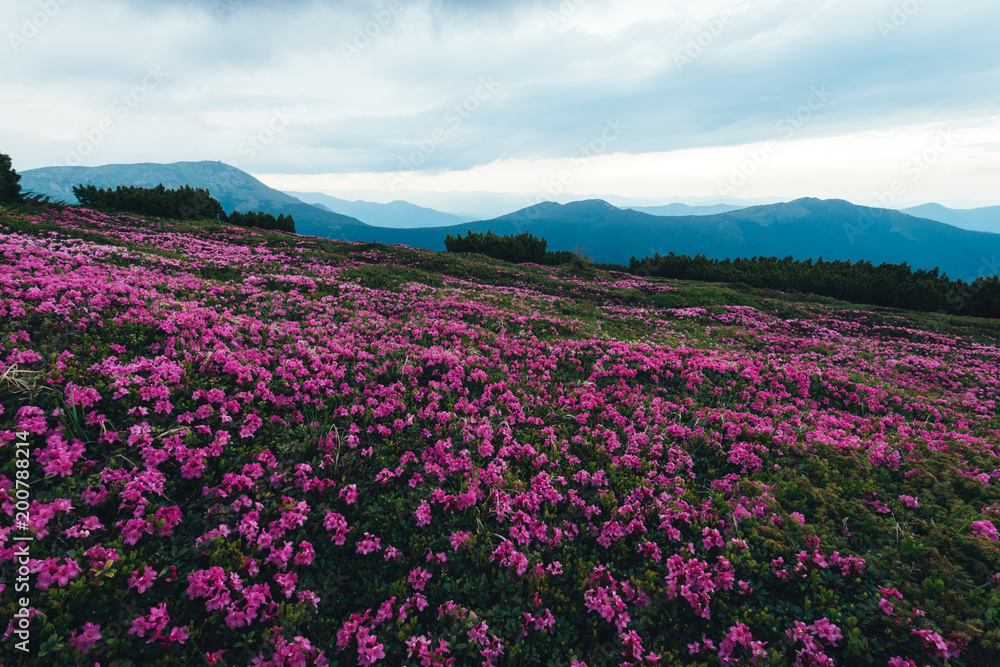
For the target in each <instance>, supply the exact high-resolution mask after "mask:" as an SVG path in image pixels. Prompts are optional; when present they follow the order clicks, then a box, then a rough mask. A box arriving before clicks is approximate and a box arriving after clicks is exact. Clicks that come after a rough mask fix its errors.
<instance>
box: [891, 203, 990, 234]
mask: <svg viewBox="0 0 1000 667" xmlns="http://www.w3.org/2000/svg"><path fill="white" fill-rule="evenodd" d="M902 212H903V213H906V214H907V215H913V216H916V217H918V218H927V219H928V220H937V221H938V222H943V223H945V224H948V225H953V226H955V227H959V228H961V229H968V230H972V231H977V232H993V233H994V234H997V233H1000V206H987V207H985V208H965V209H955V208H948V207H946V206H942V205H941V204H924V205H922V206H914V207H912V208H904V209H902Z"/></svg>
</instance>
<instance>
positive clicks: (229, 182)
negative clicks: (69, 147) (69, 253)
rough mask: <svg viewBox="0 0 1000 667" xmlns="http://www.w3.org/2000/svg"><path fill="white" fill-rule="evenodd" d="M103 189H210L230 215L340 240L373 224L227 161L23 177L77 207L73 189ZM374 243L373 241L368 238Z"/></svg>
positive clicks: (58, 170) (47, 171)
mask: <svg viewBox="0 0 1000 667" xmlns="http://www.w3.org/2000/svg"><path fill="white" fill-rule="evenodd" d="M81 183H82V184H85V185H96V186H97V187H101V188H108V187H115V186H118V185H136V186H141V187H155V186H156V185H158V184H160V183H163V185H164V187H167V188H176V187H179V186H181V185H190V186H191V187H196V188H207V189H208V191H209V192H211V193H212V196H213V197H215V198H216V199H218V200H219V202H220V203H221V204H222V207H223V208H224V209H226V212H227V213H231V212H232V211H234V210H238V211H258V210H260V211H265V212H267V213H271V214H273V215H278V214H281V213H284V214H285V215H291V216H292V217H293V218H294V219H295V229H296V231H297V232H298V233H300V234H308V235H314V236H325V237H328V238H337V237H342V236H345V235H351V236H361V237H363V236H364V235H365V234H364V230H366V229H370V227H368V225H366V224H364V223H363V222H361V221H360V220H356V219H354V218H352V217H348V216H345V215H341V214H339V213H332V212H329V211H324V210H322V209H319V208H317V207H315V206H312V205H310V204H307V203H305V202H302V201H299V200H298V199H296V198H295V197H292V196H289V195H286V194H285V193H284V192H281V191H279V190H275V189H273V188H269V187H267V186H266V185H264V184H263V183H261V182H260V181H258V180H257V179H256V178H254V177H253V176H251V175H250V174H248V173H246V172H244V171H240V170H239V169H237V168H236V167H231V166H229V165H227V164H223V163H222V162H176V163H174V164H155V163H140V164H109V165H105V166H102V167H43V168H41V169H28V170H26V171H23V172H21V188H22V189H24V190H30V191H32V192H35V193H37V194H46V195H49V196H50V197H51V198H52V199H53V200H58V201H64V202H66V203H69V204H76V203H77V201H76V197H74V196H73V186H74V185H80V184H81ZM369 240H370V239H369Z"/></svg>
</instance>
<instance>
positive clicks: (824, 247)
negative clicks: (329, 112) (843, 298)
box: [373, 199, 1000, 281]
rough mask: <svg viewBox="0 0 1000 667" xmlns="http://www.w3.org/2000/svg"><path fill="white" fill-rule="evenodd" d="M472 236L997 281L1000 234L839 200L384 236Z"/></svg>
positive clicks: (532, 215) (539, 210)
mask: <svg viewBox="0 0 1000 667" xmlns="http://www.w3.org/2000/svg"><path fill="white" fill-rule="evenodd" d="M466 230H472V231H475V232H486V231H488V230H492V231H493V232H494V233H496V234H501V235H503V234H517V233H520V232H523V231H530V232H532V233H533V234H534V235H535V236H538V237H541V238H545V239H546V240H548V242H549V248H550V249H552V250H572V249H573V248H574V247H575V246H576V245H577V244H580V245H582V246H583V247H584V248H585V249H586V250H587V252H588V253H589V254H590V256H591V257H592V258H593V259H594V260H595V261H598V262H606V263H618V264H628V261H629V258H630V257H632V256H635V257H637V258H641V257H646V256H651V255H653V254H654V253H657V252H658V253H660V254H662V255H666V254H668V253H670V252H675V253H677V254H685V255H697V254H704V255H707V256H708V257H710V258H726V257H753V256H767V257H770V256H777V257H786V256H788V255H791V256H793V257H795V258H796V259H803V260H804V259H808V258H814V259H817V258H819V257H822V258H823V259H827V260H833V259H843V260H852V261H857V260H862V259H864V260H868V261H871V262H873V263H875V264H880V263H882V262H890V263H894V264H898V263H903V262H906V263H908V264H910V265H911V266H913V267H915V268H923V269H933V268H935V267H940V268H941V269H942V271H944V272H946V273H948V275H949V276H951V277H953V278H961V279H963V280H967V281H968V280H970V279H974V278H976V277H977V276H978V275H980V274H981V272H987V273H988V274H989V275H992V274H994V273H996V272H997V265H996V261H995V260H993V259H991V258H993V257H996V256H1000V234H986V233H982V232H970V231H966V230H962V229H958V228H956V227H951V226H949V225H945V224H943V223H939V222H935V221H932V220H925V219H921V218H914V217H912V216H908V215H905V214H903V213H899V212H898V211H891V210H885V209H874V208H868V207H863V206H855V205H854V204H851V203H849V202H846V201H841V200H819V199H798V200H796V201H793V202H789V203H786V204H771V205H767V206H753V207H750V208H745V209H741V210H738V211H731V212H729V213H721V214H717V215H707V216H680V217H664V216H653V215H648V214H646V213H641V212H639V211H633V210H627V209H619V208H616V207H614V206H612V205H610V204H608V203H607V202H604V201H601V200H590V201H581V202H574V203H570V204H555V203H551V202H546V203H542V204H538V205H536V206H532V207H529V208H526V209H523V210H521V211H518V212H516V213H512V214H510V215H505V216H501V217H499V218H496V219H493V220H487V221H481V222H476V223H468V224H465V225H456V226H455V227H445V228H439V229H433V230H392V231H384V230H383V231H381V232H379V233H378V234H376V235H375V236H374V237H373V238H374V239H377V240H378V241H380V242H386V243H404V244H407V245H412V246H417V247H423V248H430V249H432V250H440V249H443V248H444V237H445V236H446V235H447V234H453V235H454V234H458V233H464V232H465V231H466Z"/></svg>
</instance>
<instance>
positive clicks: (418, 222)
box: [287, 192, 477, 229]
mask: <svg viewBox="0 0 1000 667" xmlns="http://www.w3.org/2000/svg"><path fill="white" fill-rule="evenodd" d="M287 194H289V195H291V196H292V197H295V198H297V199H299V200H301V201H304V202H306V203H307V204H313V205H314V206H321V207H322V208H324V209H326V210H328V211H333V212H336V213H340V214H341V215H347V216H350V217H352V218H357V219H358V220H361V221H362V222H364V223H365V224H368V225H372V226H374V227H391V228H394V229H414V228H417V227H447V226H449V225H460V224H462V223H466V222H472V221H473V220H476V219H477V218H471V217H468V216H463V215H454V214H452V213H445V212H443V211H437V210H435V209H432V208H426V207H424V206H417V205H416V204H411V203H410V202H408V201H400V200H397V201H392V202H389V203H388V204H379V203H376V202H370V201H363V200H360V199H359V200H357V201H348V200H346V199H338V198H337V197H331V196H330V195H327V194H323V193H322V192H288V193H287Z"/></svg>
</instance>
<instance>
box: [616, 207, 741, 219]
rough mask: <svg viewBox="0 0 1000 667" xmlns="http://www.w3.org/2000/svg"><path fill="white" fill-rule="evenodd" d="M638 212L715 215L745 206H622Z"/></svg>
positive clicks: (664, 214) (669, 214)
mask: <svg viewBox="0 0 1000 667" xmlns="http://www.w3.org/2000/svg"><path fill="white" fill-rule="evenodd" d="M620 208H628V209H632V210H633V211H639V212H640V213H648V214H650V215H663V216H667V217H678V216H684V215H716V214H718V213H729V212H730V211H738V210H740V209H743V208H746V206H733V205H732V204H713V205H711V206H689V205H688V204H666V205H664V206H622V207H620Z"/></svg>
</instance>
